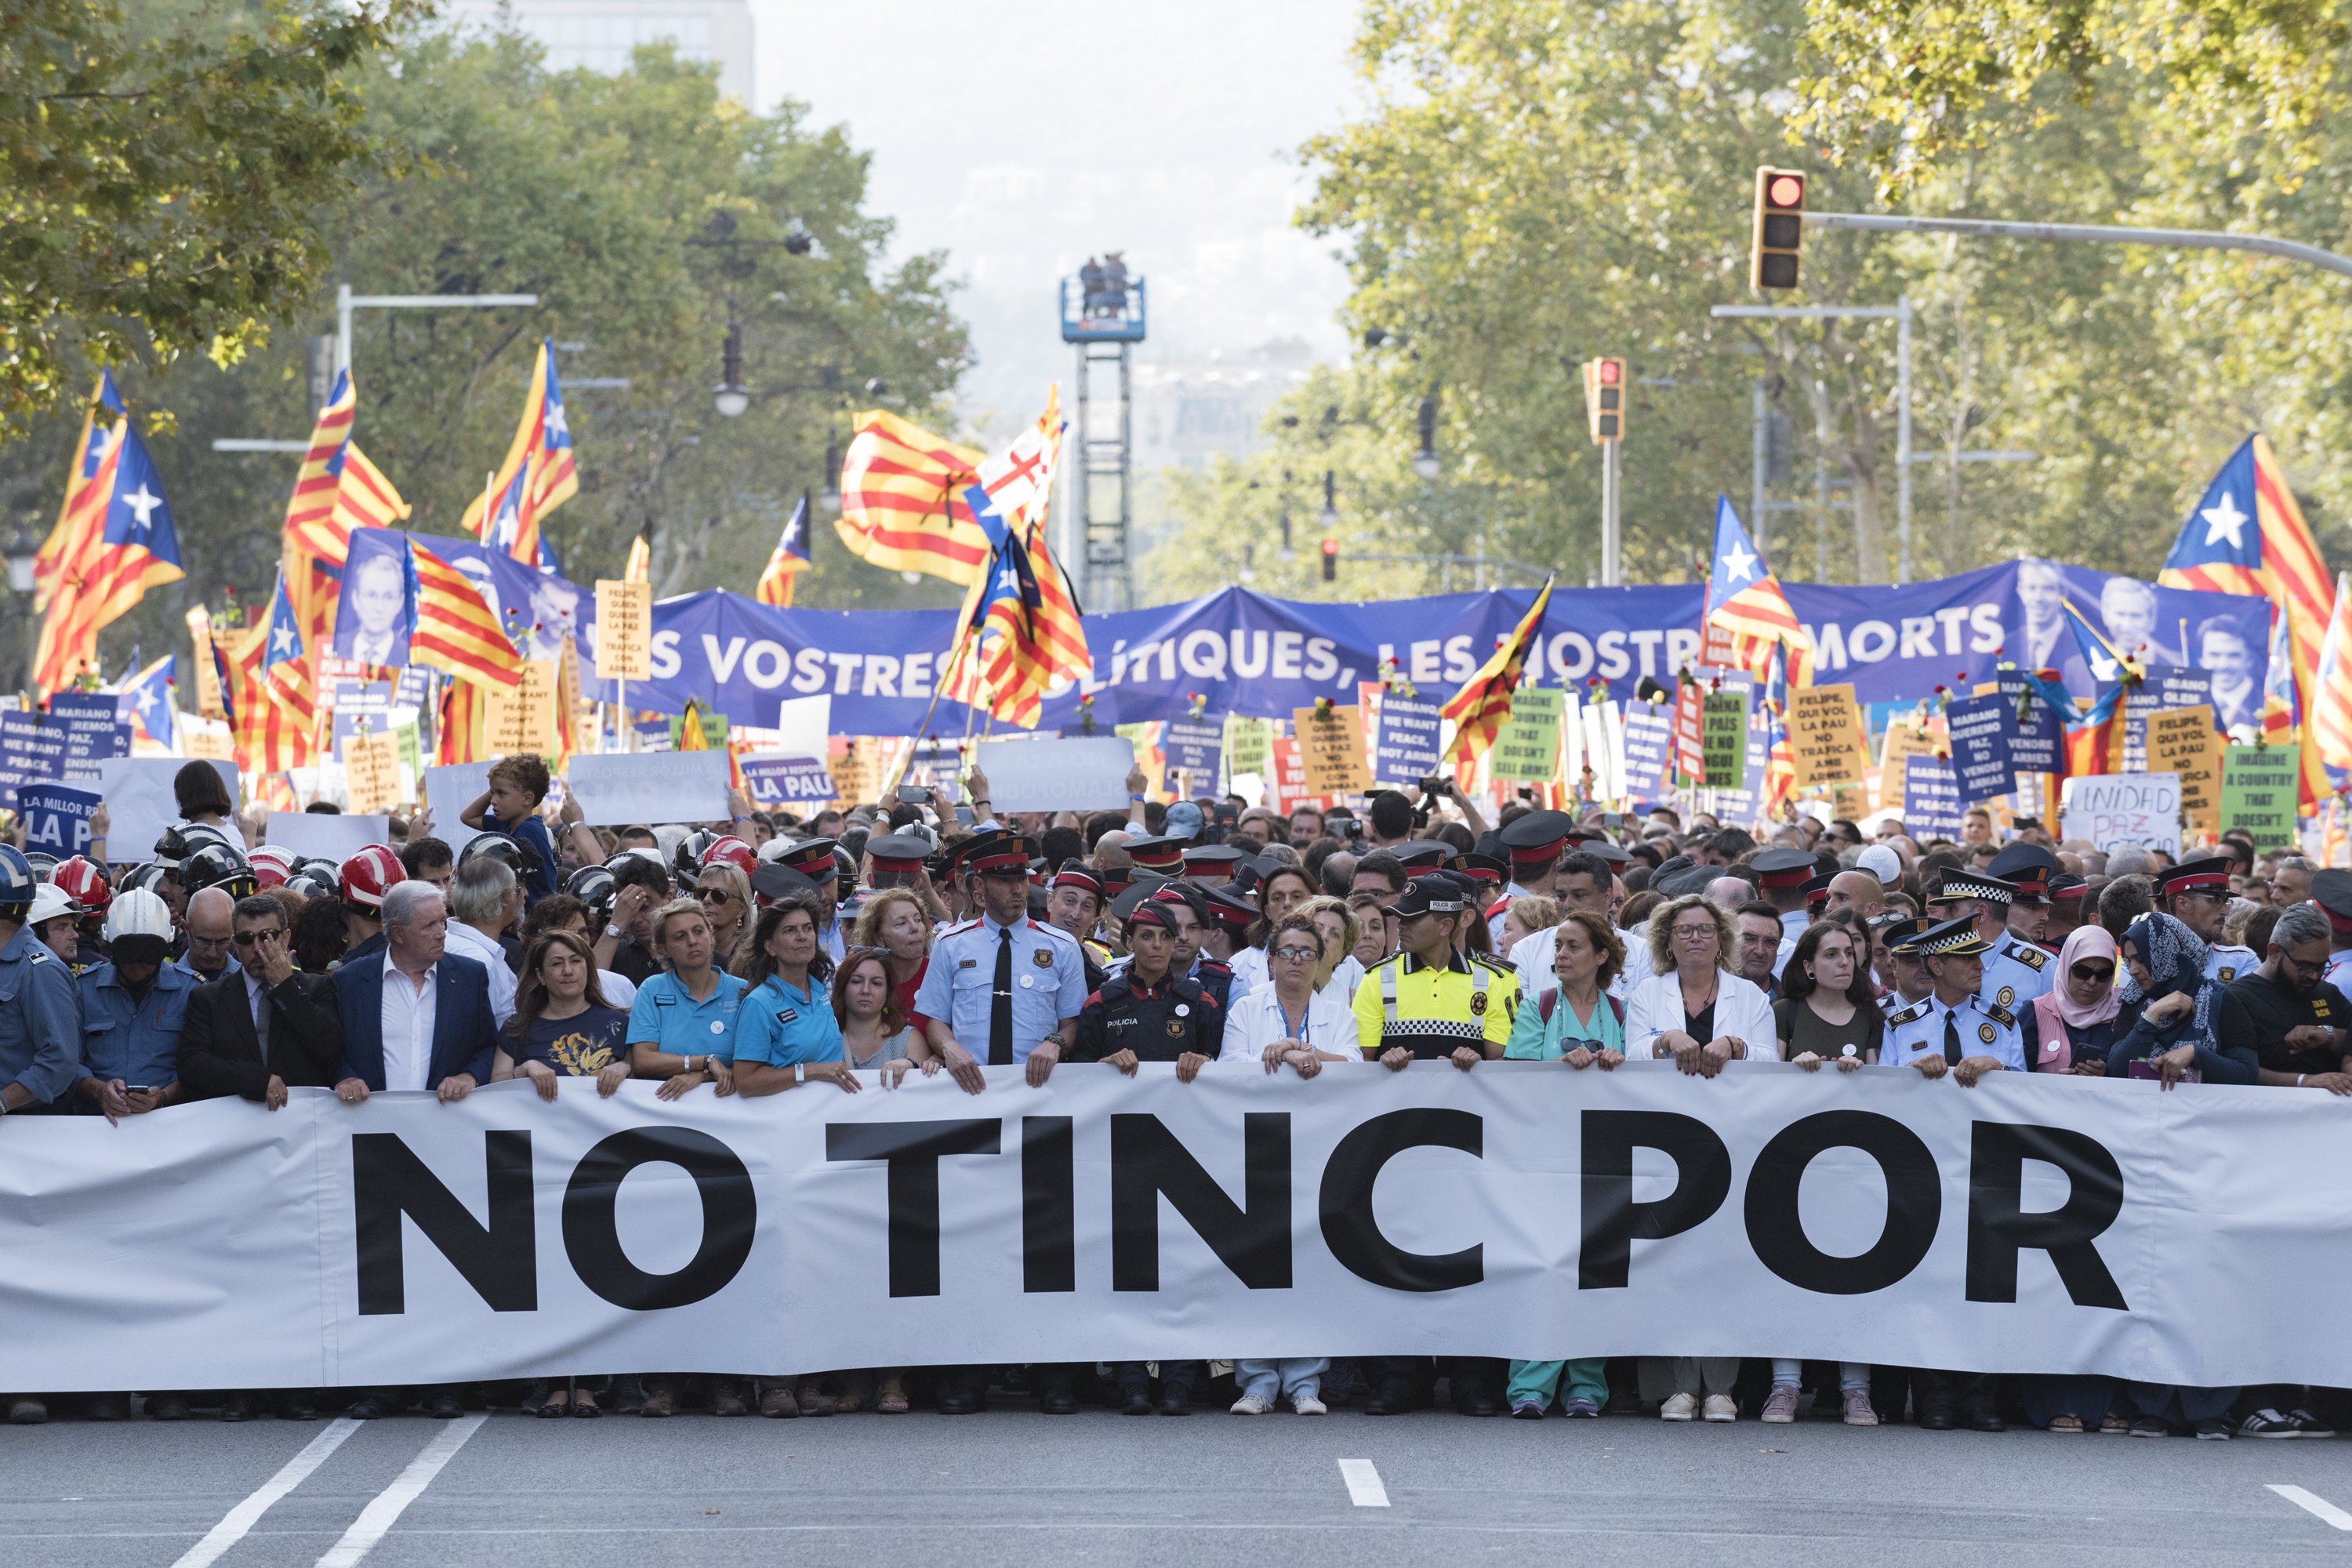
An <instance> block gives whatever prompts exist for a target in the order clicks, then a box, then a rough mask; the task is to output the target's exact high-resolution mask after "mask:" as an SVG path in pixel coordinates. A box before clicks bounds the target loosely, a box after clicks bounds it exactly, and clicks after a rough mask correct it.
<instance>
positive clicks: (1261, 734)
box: [1225, 713, 1274, 779]
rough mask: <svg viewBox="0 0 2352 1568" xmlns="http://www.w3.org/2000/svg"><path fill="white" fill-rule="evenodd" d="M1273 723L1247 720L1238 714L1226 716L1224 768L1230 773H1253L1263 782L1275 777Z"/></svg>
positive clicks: (1270, 721) (1268, 720)
mask: <svg viewBox="0 0 2352 1568" xmlns="http://www.w3.org/2000/svg"><path fill="white" fill-rule="evenodd" d="M1273 743H1274V721H1273V720H1271V719H1247V718H1244V717H1243V716H1242V715H1241V714H1239V713H1228V714H1226V715H1225V768H1226V771H1227V772H1228V773H1255V774H1256V775H1257V776H1258V777H1260V778H1262V779H1271V778H1272V777H1273V776H1274V753H1273V752H1272V751H1271V750H1270V749H1269V748H1271V747H1272V745H1273Z"/></svg>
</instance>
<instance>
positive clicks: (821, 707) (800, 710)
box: [774, 691, 921, 761]
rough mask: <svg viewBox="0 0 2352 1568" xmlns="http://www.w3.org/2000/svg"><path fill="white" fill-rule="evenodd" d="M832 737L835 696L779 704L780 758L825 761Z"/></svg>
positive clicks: (793, 699)
mask: <svg viewBox="0 0 2352 1568" xmlns="http://www.w3.org/2000/svg"><path fill="white" fill-rule="evenodd" d="M832 733H833V693H831V692H829V691H820V692H818V693H817V694H816V695H815V696H814V697H787V698H785V699H784V700H783V701H782V702H781V703H779V704H777V708H776V739H775V746H774V749H775V752H776V754H777V755H778V756H784V757H822V756H824V752H825V738H826V737H827V736H829V735H831V734H832ZM917 760H918V761H920V760H921V759H920V758H918V759H917Z"/></svg>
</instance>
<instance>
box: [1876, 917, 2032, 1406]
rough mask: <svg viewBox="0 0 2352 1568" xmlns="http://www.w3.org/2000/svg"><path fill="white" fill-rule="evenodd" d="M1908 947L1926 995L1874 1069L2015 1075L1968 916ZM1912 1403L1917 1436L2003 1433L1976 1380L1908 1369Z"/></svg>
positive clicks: (2002, 1014) (1980, 942) (1899, 1017)
mask: <svg viewBox="0 0 2352 1568" xmlns="http://www.w3.org/2000/svg"><path fill="white" fill-rule="evenodd" d="M1909 945H1911V946H1912V947H1913V948H1914V949H1915V950H1916V952H1918V953H1919V955H1920V958H1921V960H1922V962H1923V963H1925V964H1926V965H1927V979H1928V983H1929V984H1930V986H1931V987H1932V989H1931V990H1930V991H1929V992H1928V994H1927V996H1926V997H1925V998H1924V999H1922V1000H1920V1001H1918V1002H1915V1003H1913V1004H1912V1005H1910V1006H1908V1007H1905V1008H1902V1009H1900V1010H1899V1011H1897V1012H1896V1013H1895V1015H1894V1016H1891V1017H1889V1018H1888V1019H1887V1020H1886V1044H1885V1048H1884V1049H1882V1050H1881V1051H1880V1052H1879V1057H1878V1059H1879V1061H1880V1063H1881V1064H1882V1065H1885V1066H1893V1067H1910V1068H1917V1069H1918V1071H1919V1074H1920V1076H1921V1077H1923V1078H1930V1079H1937V1078H1942V1077H1943V1076H1944V1075H1945V1074H1946V1073H1950V1074H1951V1075H1952V1078H1953V1079H1954V1081H1956V1082H1958V1084H1959V1085H1960V1086H1961V1087H1963V1088H1974V1087H1975V1086H1976V1085H1977V1084H1978V1083H1979V1081H1980V1080H1981V1079H1983V1077H1984V1075H1985V1074H1987V1073H1989V1072H2000V1071H2004V1070H2006V1071H2009V1072H2023V1071H2024V1070H2025V1042H2024V1038H2023V1037H2022V1036H2021V1035H2020V1034H2019V1032H2018V1027H2017V1017H2016V1015H2014V1014H2012V1013H2011V1012H2009V1011H2008V1010H2007V1009H2005V1008H2003V1007H2000V1006H1998V1005H1992V1004H1990V1003H1988V1002H1986V1001H1985V1000H1984V999H1983V997H1982V995H1981V994H1980V992H1979V986H1980V985H1981V984H1983V983H1984V973H1983V971H1984V965H1985V953H1986V952H1987V951H1988V949H1989V948H1990V943H1988V942H1986V941H1985V940H1984V937H1983V935H1982V933H1981V932H1980V931H1979V930H1978V929H1977V921H1976V919H1975V917H1973V916H1962V917H1961V918H1959V919H1958V920H1950V921H1945V922H1943V923H1942V924H1941V925H1937V926H1930V927H1929V928H1928V929H1927V930H1926V931H1922V932H1920V933H1919V934H1918V935H1916V936H1915V937H1912V938H1911V939H1909ZM1882 1390H1885V1402H1884V1403H1882V1402H1881V1397H1880V1393H1881V1391H1882ZM1912 1396H1913V1398H1914V1399H1915V1400H1916V1403H1917V1405H1918V1407H1919V1426H1920V1427H1921V1429H1922V1430H1925V1431H1929V1432H1948V1431H1950V1430H1951V1429H1952V1428H1953V1427H1955V1426H1958V1425H1959V1424H1960V1423H1961V1422H1966V1423H1967V1424H1968V1425H1969V1426H1970V1427H1972V1428H1974V1429H1975V1430H1977V1431H1979V1432H2002V1431H2006V1430H2008V1424H2007V1423H2006V1422H2004V1421H2002V1420H2001V1418H2000V1415H1999V1414H1998V1413H1997V1412H1996V1411H1995V1410H1994V1408H1993V1395H1992V1386H1991V1380H1990V1378H1988V1377H1987V1376H1986V1375H1985V1374H1984V1373H1958V1372H1938V1371H1933V1370H1929V1369H1927V1368H1921V1369H1918V1370H1916V1371H1914V1372H1913V1373H1912ZM1872 1403H1873V1404H1874V1405H1878V1407H1879V1408H1880V1409H1882V1410H1889V1409H1891V1410H1895V1411H1899V1410H1901V1409H1902V1407H1903V1406H1902V1399H1901V1390H1900V1389H1899V1387H1895V1388H1889V1387H1888V1385H1887V1384H1885V1383H1883V1382H1877V1381H1875V1380H1874V1386H1873V1395H1872Z"/></svg>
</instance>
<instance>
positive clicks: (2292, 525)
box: [2156, 432, 2335, 690]
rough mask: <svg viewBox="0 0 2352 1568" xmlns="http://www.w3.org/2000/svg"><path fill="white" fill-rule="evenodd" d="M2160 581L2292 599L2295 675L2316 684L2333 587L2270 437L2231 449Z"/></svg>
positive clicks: (2166, 562)
mask: <svg viewBox="0 0 2352 1568" xmlns="http://www.w3.org/2000/svg"><path fill="white" fill-rule="evenodd" d="M2156 580H2157V582H2158V584H2160V585H2162V586H2164V587H2167V588H2204V589H2208V590H2210V591H2211V592H2214V593H2220V594H2259V595H2263V596H2264V597H2266V598H2268V599H2270V600H2271V601H2272V602H2273V604H2292V605H2294V610H2295V616H2294V668H2295V674H2296V676H2297V677H2298V678H2299V679H2302V680H2303V681H2304V683H2305V690H2308V689H2310V681H2311V679H2312V677H2313V676H2314V674H2315V672H2316V671H2317V670H2318V668H2319V645H2320V637H2321V634H2322V631H2323V629H2324V628H2325V627H2326V625H2327V620H2328V616H2329V615H2330V613H2331V612H2332V611H2333V610H2334V608H2335V595H2334V594H2333V592H2332V589H2333V588H2334V584H2332V583H2331V582H2330V581H2329V580H2328V576H2327V568H2326V565H2325V564H2324V563H2322V562H2321V560H2320V555H2319V546H2318V544H2317V542H2315V541H2314V540H2313V538H2312V536H2311V526H2310V524H2308V523H2306V522H2305V521H2304V520H2303V509H2302V508H2301V507H2300V506H2297V505H2296V504H2295V500H2294V491H2293V490H2292V489H2288V488H2287V482H2286V476H2285V474H2284V473H2283V472H2282V471H2281V470H2280V468H2279V461H2278V454H2277V453H2276V452H2274V451H2273V450H2272V449H2271V444H2270V441H2269V439H2268V437H2264V436H2263V435H2262V434H2261V433H2259V432H2257V433H2256V434H2254V435H2252V436H2249V437H2246V439H2245V441H2244V443H2243V444H2242V446H2240V447H2239V448H2238V449H2237V450H2236V451H2234V452H2232V453H2231V454H2230V460H2229V461H2228V462H2226V463H2223V464H2222V465H2221V471H2220V472H2219V473H2216V474H2215V475H2214V476H2213V482H2212V483H2211V484H2209V485H2207V486H2206V487H2205V494H2204V496H2203V498H2202V499H2201V500H2199V502H2198V503H2197V507H2196V510H2193V511H2191V512H2190V513H2189V518H2188V521H2185V522H2183V523H2182V524H2181V525H2180V537H2179V538H2178V539H2176V540H2174V541H2173V542H2172V553H2171V554H2169V555H2168V556H2166V557H2165V558H2164V569H2163V570H2162V571H2160V572H2158V574H2156ZM2185 651H2186V650H2184V653H2185Z"/></svg>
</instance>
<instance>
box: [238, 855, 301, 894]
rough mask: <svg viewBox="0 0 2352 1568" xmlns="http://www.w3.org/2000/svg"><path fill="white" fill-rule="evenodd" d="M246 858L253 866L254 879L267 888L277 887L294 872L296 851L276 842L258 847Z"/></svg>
mask: <svg viewBox="0 0 2352 1568" xmlns="http://www.w3.org/2000/svg"><path fill="white" fill-rule="evenodd" d="M246 859H247V861H248V862H250V863H251V864H252V866H253V878H254V880H255V881H257V882H258V883H260V884H261V885H262V886H263V887H265V888H275V887H277V886H278V884H279V883H281V882H283V881H285V880H286V879H287V878H289V877H291V876H292V875H293V874H294V852H293V851H292V850H291V849H281V848H279V847H278V846H277V845H275V844H264V845H261V846H259V847H257V848H256V849H255V850H254V851H253V853H252V854H250V855H247V857H246Z"/></svg>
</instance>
